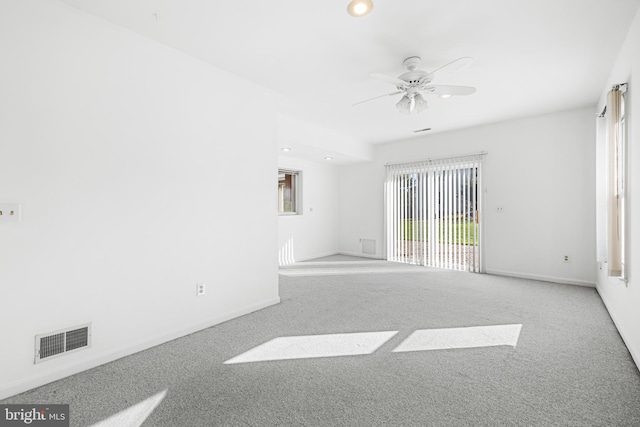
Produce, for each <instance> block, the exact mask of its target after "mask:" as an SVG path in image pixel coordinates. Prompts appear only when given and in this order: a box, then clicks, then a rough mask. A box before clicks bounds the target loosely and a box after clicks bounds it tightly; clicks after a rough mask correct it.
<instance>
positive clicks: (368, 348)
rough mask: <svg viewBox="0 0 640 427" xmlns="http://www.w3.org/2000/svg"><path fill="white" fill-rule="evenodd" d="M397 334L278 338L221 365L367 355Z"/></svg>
mask: <svg viewBox="0 0 640 427" xmlns="http://www.w3.org/2000/svg"><path fill="white" fill-rule="evenodd" d="M397 333H398V331H385V332H358V333H349V334H327V335H303V336H295V337H278V338H274V339H272V340H270V341H267V342H265V343H264V344H261V345H259V346H257V347H254V348H252V349H251V350H249V351H247V352H245V353H242V354H240V355H238V356H236V357H234V358H232V359H229V360H227V361H226V362H224V363H225V364H227V365H230V364H234V363H248V362H264V361H270V360H290V359H311V358H318V357H337V356H357V355H364V354H371V353H373V352H374V351H376V350H377V349H378V348H380V346H382V345H383V344H384V343H385V342H387V341H388V340H390V339H391V338H392V337H393V336H394V335H395V334H397Z"/></svg>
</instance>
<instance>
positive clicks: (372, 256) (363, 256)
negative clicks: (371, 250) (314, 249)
mask: <svg viewBox="0 0 640 427" xmlns="http://www.w3.org/2000/svg"><path fill="white" fill-rule="evenodd" d="M338 255H349V256H357V257H360V258H373V259H384V258H382V257H381V256H380V255H369V254H362V253H358V252H345V251H340V252H338Z"/></svg>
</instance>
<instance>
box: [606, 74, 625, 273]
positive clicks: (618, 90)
mask: <svg viewBox="0 0 640 427" xmlns="http://www.w3.org/2000/svg"><path fill="white" fill-rule="evenodd" d="M625 90H626V84H624V85H616V86H614V87H613V89H611V91H610V92H609V93H608V94H607V107H606V112H605V115H606V118H607V166H608V168H607V265H608V274H609V276H611V277H618V278H621V279H625V278H626V272H625V193H626V189H625V187H626V185H625V177H626V158H625V157H626V156H625V154H626V130H625V111H624V92H625Z"/></svg>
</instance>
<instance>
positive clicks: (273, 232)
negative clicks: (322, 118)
mask: <svg viewBox="0 0 640 427" xmlns="http://www.w3.org/2000/svg"><path fill="white" fill-rule="evenodd" d="M0 52H2V57H1V59H0V61H2V63H1V66H0V81H1V82H2V84H0V203H3V202H20V203H21V204H22V210H23V219H22V222H21V223H19V224H0V289H1V292H2V295H1V305H2V308H1V309H0V336H2V351H0V398H2V397H6V396H8V395H11V394H14V393H17V392H20V391H23V390H25V389H28V388H30V387H33V386H37V385H40V384H43V383H45V382H48V381H51V380H54V379H57V378H59V377H62V376H64V375H68V374H71V373H74V372H77V371H79V370H81V369H86V368H89V367H91V366H95V365H97V364H99V363H104V362H106V361H109V360H112V359H114V358H117V357H120V356H123V355H125V354H128V353H131V352H132V351H136V350H141V349H143V348H145V347H149V346H151V345H154V344H158V343H160V342H162V341H165V340H168V339H171V338H174V337H177V336H180V335H183V334H186V333H189V332H192V331H194V330H197V329H201V328H204V327H206V326H209V325H212V324H215V323H218V322H220V321H222V320H225V319H229V318H231V317H235V316H237V315H240V314H243V313H247V312H250V311H252V310H256V309H259V308H261V307H264V306H267V305H270V304H274V303H277V302H278V301H279V298H278V283H277V228H276V227H277V215H276V186H275V185H274V174H275V170H276V169H277V114H276V112H275V109H274V107H273V104H274V102H275V101H274V95H273V94H272V93H271V92H269V91H267V90H265V89H263V88H261V87H259V86H256V85H253V84H251V83H249V82H247V81H243V80H241V79H239V78H236V77H235V76H233V75H230V74H228V73H226V72H223V71H220V70H218V69H216V68H214V67H211V66H209V65H207V64H205V63H203V62H200V61H198V60H196V59H194V58H192V57H189V56H187V55H184V54H181V53H178V52H176V51H174V50H172V49H170V48H167V47H165V46H162V45H160V44H157V43H155V42H152V41H150V40H148V39H146V38H143V37H140V36H137V35H135V34H134V33H131V32H130V31H127V30H124V29H121V28H119V27H116V26H113V25H111V24H109V23H107V22H106V21H102V20H100V19H97V18H94V17H92V16H90V15H86V14H84V13H82V12H79V11H77V10H75V9H72V8H70V7H68V6H66V5H62V4H60V3H58V2H55V1H50V0H3V1H2V2H0ZM245 96H246V97H250V98H251V99H252V107H253V108H254V109H255V110H256V111H260V113H259V114H255V115H252V116H251V117H247V114H246V112H245V111H246V109H245V108H244V105H243V103H244V97H245ZM249 264H250V265H251V268H247V265H249ZM198 282H206V283H207V287H208V289H207V295H206V296H203V297H196V296H195V290H196V283H198ZM86 322H92V323H93V346H92V348H90V349H87V350H84V351H80V352H77V353H75V354H70V355H67V356H65V357H60V358H57V359H52V360H50V361H46V362H43V363H40V364H38V365H34V363H33V358H34V336H35V335H36V334H39V333H46V332H49V331H54V330H57V329H60V328H66V327H70V326H76V325H79V324H83V323H86Z"/></svg>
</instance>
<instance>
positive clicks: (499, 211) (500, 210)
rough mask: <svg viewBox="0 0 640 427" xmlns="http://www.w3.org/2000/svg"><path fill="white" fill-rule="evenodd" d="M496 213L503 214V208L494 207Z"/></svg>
mask: <svg viewBox="0 0 640 427" xmlns="http://www.w3.org/2000/svg"><path fill="white" fill-rule="evenodd" d="M496 212H498V213H504V206H496Z"/></svg>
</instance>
